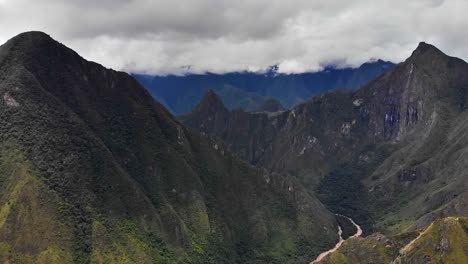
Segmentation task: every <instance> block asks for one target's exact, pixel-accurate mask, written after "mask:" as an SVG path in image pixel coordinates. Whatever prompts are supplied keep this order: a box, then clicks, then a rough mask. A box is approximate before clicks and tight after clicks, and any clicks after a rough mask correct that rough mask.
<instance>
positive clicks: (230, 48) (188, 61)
mask: <svg viewBox="0 0 468 264" xmlns="http://www.w3.org/2000/svg"><path fill="white" fill-rule="evenodd" d="M465 10H468V1H464V0H447V1H443V0H413V1H406V0H392V1H390V0H380V1H371V0H366V1H365V0H356V1H348V0H337V1H314V0H288V1H286V0H283V1H281V0H256V1H252V0H237V1H231V0H185V1H183V0H165V1H163V0H153V1H151V0H101V1H95V0H68V1H63V0H0V29H1V30H0V41H6V40H7V39H8V38H10V37H12V36H14V35H16V34H18V33H20V32H22V31H27V30H41V31H44V32H47V33H49V34H51V35H52V37H54V38H56V39H58V40H59V41H61V42H63V43H64V44H66V45H68V46H70V47H71V48H73V49H75V50H76V51H77V52H79V53H80V54H81V55H83V56H84V57H85V58H87V59H90V60H94V61H97V62H99V63H102V64H104V65H105V66H108V67H112V68H114V69H119V70H126V71H133V72H148V73H162V74H165V73H182V72H186V71H194V72H204V71H213V72H225V71H235V70H246V69H264V68H266V67H268V66H269V65H273V64H279V65H280V71H282V72H301V71H310V70H317V69H320V67H322V66H323V65H326V64H328V63H337V64H339V65H340V66H344V65H352V66H356V65H359V64H361V63H363V62H365V61H367V60H369V59H370V58H382V59H385V60H392V61H401V60H403V59H404V58H406V57H407V56H409V55H410V53H411V51H412V50H413V49H414V48H415V47H416V46H417V44H418V42H419V41H427V42H430V43H433V44H434V45H436V46H438V47H439V48H440V49H442V50H443V51H445V52H447V53H449V54H451V55H454V56H458V57H461V58H468V49H466V47H467V44H468V36H466V34H464V32H466V31H467V29H468V20H467V19H465V17H466V16H465V12H466V11H465Z"/></svg>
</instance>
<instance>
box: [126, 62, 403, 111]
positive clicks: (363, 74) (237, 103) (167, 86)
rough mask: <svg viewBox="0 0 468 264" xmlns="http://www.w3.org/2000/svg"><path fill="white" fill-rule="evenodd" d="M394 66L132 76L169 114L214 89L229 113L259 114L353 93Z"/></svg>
mask: <svg viewBox="0 0 468 264" xmlns="http://www.w3.org/2000/svg"><path fill="white" fill-rule="evenodd" d="M394 66H395V64H393V63H391V62H387V61H382V60H375V61H372V62H368V63H364V64H363V65H361V66H360V67H358V68H343V69H337V68H334V67H326V68H325V69H324V70H322V71H319V72H306V73H300V74H282V73H278V67H277V66H276V67H275V66H274V67H270V68H269V69H268V70H267V71H266V72H265V73H255V72H231V73H225V74H214V73H206V74H187V75H183V76H176V75H168V76H151V75H141V74H133V76H134V77H135V78H137V79H138V80H139V81H140V82H141V83H142V84H143V85H144V86H145V87H146V88H147V89H148V90H149V91H150V93H151V94H152V95H153V96H154V97H155V98H156V99H157V100H159V101H160V102H161V103H162V104H164V105H165V106H166V107H167V108H168V109H169V110H170V111H171V112H172V113H174V114H183V113H188V112H190V111H191V110H192V108H193V107H194V106H195V105H196V104H197V102H198V101H200V100H201V98H202V97H203V95H204V94H205V93H206V91H208V90H214V91H215V92H216V93H217V94H218V95H219V96H221V98H222V99H223V101H224V103H225V105H226V107H227V108H228V109H230V110H234V109H239V108H241V109H243V110H245V111H249V112H260V111H262V110H265V109H262V108H261V105H262V104H264V102H265V101H268V100H270V101H271V100H272V99H273V100H276V101H278V102H279V104H281V106H282V107H285V108H291V107H292V106H295V105H297V104H299V103H302V102H304V101H306V100H308V99H309V98H310V97H311V96H313V95H317V94H320V93H323V92H326V91H329V90H333V89H344V90H354V89H357V88H359V87H360V86H362V85H363V84H365V83H366V82H368V81H370V80H372V79H374V78H376V77H377V76H379V75H380V74H382V73H384V72H386V71H388V70H389V69H391V68H392V67H394ZM282 107H279V108H282Z"/></svg>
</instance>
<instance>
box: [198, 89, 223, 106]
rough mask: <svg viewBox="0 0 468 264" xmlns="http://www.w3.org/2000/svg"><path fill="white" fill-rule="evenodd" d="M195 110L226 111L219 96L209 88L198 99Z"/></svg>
mask: <svg viewBox="0 0 468 264" xmlns="http://www.w3.org/2000/svg"><path fill="white" fill-rule="evenodd" d="M195 110H198V111H200V110H210V111H227V108H226V106H225V105H224V103H223V100H222V99H221V97H220V96H219V95H218V94H217V93H216V92H215V91H213V90H212V89H209V90H208V91H207V92H206V93H205V95H204V96H203V98H202V99H201V100H200V102H199V103H198V105H197V106H196V107H195Z"/></svg>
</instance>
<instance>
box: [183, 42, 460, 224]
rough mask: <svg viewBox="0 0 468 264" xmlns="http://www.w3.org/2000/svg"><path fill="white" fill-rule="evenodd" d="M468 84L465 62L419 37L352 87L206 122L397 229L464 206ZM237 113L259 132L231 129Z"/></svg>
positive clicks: (247, 153)
mask: <svg viewBox="0 0 468 264" xmlns="http://www.w3.org/2000/svg"><path fill="white" fill-rule="evenodd" d="M467 93H468V64H467V63H465V62H464V61H463V60H460V59H457V58H453V57H449V56H447V55H445V54H444V53H443V52H441V51H440V50H438V49H437V48H436V47H434V46H432V45H430V44H426V43H420V44H419V46H418V47H417V49H416V50H415V51H414V52H413V54H412V55H411V56H410V57H409V58H408V59H407V60H406V61H405V62H403V63H401V64H399V65H397V66H395V67H394V68H393V69H391V70H390V71H388V72H387V73H385V74H383V75H382V76H380V77H378V78H377V79H375V80H373V81H371V82H369V83H368V84H366V85H365V86H363V87H362V88H361V89H359V90H357V91H355V92H330V93H326V94H322V95H319V96H316V97H313V98H312V99H311V100H309V101H308V102H306V103H303V104H301V105H298V106H296V107H294V108H293V109H291V110H289V111H285V112H282V113H279V114H277V115H254V114H246V115H245V116H244V117H243V118H244V119H243V121H240V120H239V115H235V114H234V113H233V112H231V113H230V115H228V116H229V118H225V119H224V120H225V121H224V125H220V126H218V129H217V130H211V131H210V130H204V132H205V133H209V134H212V135H216V136H218V137H221V138H222V139H223V140H225V141H226V142H227V143H228V144H229V145H230V147H231V149H233V150H234V151H235V152H237V153H239V155H240V156H241V157H242V158H244V159H246V160H248V161H250V162H251V163H253V164H255V165H259V166H262V167H265V168H267V169H268V170H269V171H271V172H280V173H285V174H290V175H293V176H295V177H296V178H298V179H299V180H300V181H301V182H302V183H303V184H304V185H305V186H306V187H307V189H308V190H309V191H311V192H313V191H314V190H315V191H316V193H318V196H319V198H320V199H321V200H322V201H323V202H325V203H326V204H327V206H328V207H329V208H331V209H332V211H335V212H336V213H341V214H344V215H348V216H351V217H352V218H353V219H355V220H356V221H357V222H359V223H360V224H361V225H363V226H364V229H365V230H367V231H368V232H369V231H371V230H378V231H383V232H389V233H395V232H399V231H401V230H403V229H405V228H408V227H413V228H419V227H421V226H424V225H427V224H429V223H430V222H431V221H432V220H434V219H435V218H437V217H440V216H450V215H468V192H467V190H468V188H467V187H468V185H467V184H468V181H467V176H466V173H465V165H464V164H466V162H467V161H466V159H467V158H468V156H467V155H466V152H465V151H464V149H465V148H466V147H467V146H468V138H467V136H466V135H468V127H467V125H466V124H467V122H466V120H468V112H467V111H466V100H467ZM197 116H198V117H199V116H200V115H199V114H198V113H197V110H196V109H195V110H194V111H193V112H192V113H191V114H189V115H186V116H185V117H184V122H186V124H188V125H190V126H192V127H195V128H197V129H200V125H199V124H200V123H198V122H192V120H195V119H197V118H196V117H197ZM234 117H235V118H236V119H235V118H234ZM233 120H236V125H235V127H243V126H247V124H248V127H250V128H253V127H255V131H256V133H251V131H250V130H240V129H235V128H234V129H232V126H231V124H233ZM220 128H223V129H220ZM258 135H265V136H264V138H265V139H268V140H267V141H261V140H258V139H257V137H258ZM262 139H263V138H262ZM239 141H241V143H239ZM251 157H255V158H254V159H252V158H251Z"/></svg>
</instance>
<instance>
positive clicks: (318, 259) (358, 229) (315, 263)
mask: <svg viewBox="0 0 468 264" xmlns="http://www.w3.org/2000/svg"><path fill="white" fill-rule="evenodd" d="M335 215H337V216H342V217H345V218H347V219H348V220H349V221H350V222H351V223H352V224H353V225H354V226H355V227H356V233H355V234H354V235H353V236H351V237H349V238H352V237H360V236H361V235H362V228H361V227H360V226H359V225H358V224H356V222H354V220H353V219H351V218H349V217H347V216H345V215H340V214H335ZM338 236H339V237H340V240H339V241H338V243H336V245H335V247H334V248H332V249H330V250H328V251H325V252H322V253H321V254H320V255H319V256H318V257H317V258H316V259H315V260H314V261H312V262H311V263H310V264H317V263H319V262H320V261H321V260H322V259H323V258H325V257H326V256H328V255H330V254H331V253H333V252H335V251H337V250H338V249H339V248H340V247H341V245H343V243H344V242H345V241H346V240H344V239H343V230H342V229H341V226H339V225H338ZM349 238H347V239H349Z"/></svg>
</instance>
